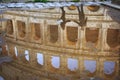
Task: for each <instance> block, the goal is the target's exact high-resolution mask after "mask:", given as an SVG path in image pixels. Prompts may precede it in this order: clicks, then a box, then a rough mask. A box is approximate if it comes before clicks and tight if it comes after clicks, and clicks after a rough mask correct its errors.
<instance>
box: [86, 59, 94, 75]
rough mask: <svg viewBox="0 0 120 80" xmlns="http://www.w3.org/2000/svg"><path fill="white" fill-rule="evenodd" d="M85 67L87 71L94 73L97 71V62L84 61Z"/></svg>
mask: <svg viewBox="0 0 120 80" xmlns="http://www.w3.org/2000/svg"><path fill="white" fill-rule="evenodd" d="M84 66H85V69H86V70H88V71H90V72H91V73H93V72H95V70H96V61H94V60H85V61H84Z"/></svg>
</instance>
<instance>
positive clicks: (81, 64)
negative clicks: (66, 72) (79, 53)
mask: <svg viewBox="0 0 120 80" xmlns="http://www.w3.org/2000/svg"><path fill="white" fill-rule="evenodd" d="M78 62H79V63H78V64H79V74H82V72H83V71H84V58H83V57H79V60H78Z"/></svg>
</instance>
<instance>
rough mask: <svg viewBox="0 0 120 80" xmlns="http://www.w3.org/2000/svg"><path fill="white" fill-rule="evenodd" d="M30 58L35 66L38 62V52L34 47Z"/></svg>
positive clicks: (30, 51)
mask: <svg viewBox="0 0 120 80" xmlns="http://www.w3.org/2000/svg"><path fill="white" fill-rule="evenodd" d="M29 58H30V64H31V66H35V65H36V64H37V55H36V52H35V51H33V50H32V49H31V50H29Z"/></svg>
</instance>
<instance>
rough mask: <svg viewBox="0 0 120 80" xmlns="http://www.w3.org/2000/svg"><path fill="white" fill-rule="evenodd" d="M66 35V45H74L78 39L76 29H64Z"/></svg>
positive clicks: (68, 27)
mask: <svg viewBox="0 0 120 80" xmlns="http://www.w3.org/2000/svg"><path fill="white" fill-rule="evenodd" d="M66 33H67V40H68V41H67V43H68V44H69V45H74V44H76V42H77V39H78V27H71V26H67V27H66Z"/></svg>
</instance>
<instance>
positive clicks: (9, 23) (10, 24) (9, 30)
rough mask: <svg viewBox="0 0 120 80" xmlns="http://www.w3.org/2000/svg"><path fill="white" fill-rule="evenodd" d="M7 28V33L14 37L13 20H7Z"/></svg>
mask: <svg viewBox="0 0 120 80" xmlns="http://www.w3.org/2000/svg"><path fill="white" fill-rule="evenodd" d="M6 28H7V33H8V34H10V35H12V34H13V21H12V20H10V19H9V20H7V21H6Z"/></svg>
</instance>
